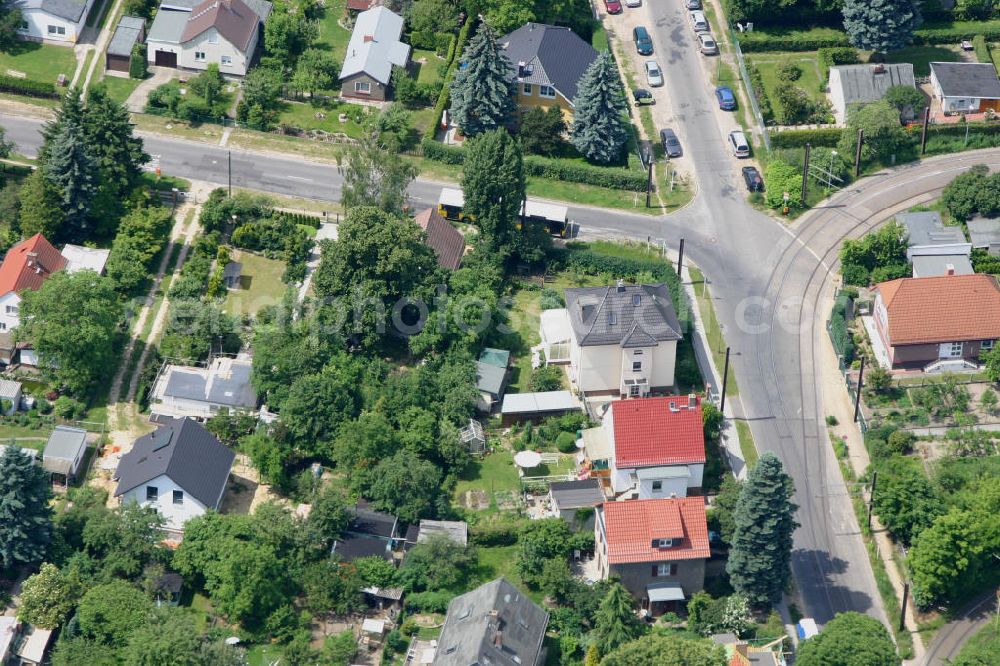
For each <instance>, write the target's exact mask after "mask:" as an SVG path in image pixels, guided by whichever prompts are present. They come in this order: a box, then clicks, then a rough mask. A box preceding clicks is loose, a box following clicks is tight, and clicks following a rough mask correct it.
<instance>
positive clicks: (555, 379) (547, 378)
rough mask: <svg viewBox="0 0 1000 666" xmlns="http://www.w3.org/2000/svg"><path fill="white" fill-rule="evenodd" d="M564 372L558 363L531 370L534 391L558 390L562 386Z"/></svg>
mask: <svg viewBox="0 0 1000 666" xmlns="http://www.w3.org/2000/svg"><path fill="white" fill-rule="evenodd" d="M562 378H563V372H562V370H560V369H559V366H556V365H543V366H541V367H538V368H535V369H534V370H532V371H531V382H530V384H531V390H532V391H558V390H559V389H560V388H562Z"/></svg>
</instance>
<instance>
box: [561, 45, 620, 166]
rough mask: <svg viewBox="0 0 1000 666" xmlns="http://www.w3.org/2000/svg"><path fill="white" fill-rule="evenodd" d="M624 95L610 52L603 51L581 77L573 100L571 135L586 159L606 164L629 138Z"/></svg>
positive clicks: (574, 143)
mask: <svg viewBox="0 0 1000 666" xmlns="http://www.w3.org/2000/svg"><path fill="white" fill-rule="evenodd" d="M624 99H625V93H624V91H623V90H622V83H621V79H619V78H618V70H617V68H616V67H615V64H614V62H613V61H612V60H611V55H610V54H609V53H607V52H605V53H602V54H601V55H600V56H598V57H597V60H595V61H594V62H593V63H591V65H590V67H588V68H587V71H586V72H585V73H584V75H583V78H581V79H580V84H579V86H578V88H577V93H576V98H575V99H574V100H573V127H572V133H571V139H572V142H573V145H574V146H576V149H577V150H579V151H580V152H581V153H583V155H584V157H586V158H587V159H588V160H592V161H594V162H600V163H602V164H607V163H609V162H614V161H616V160H618V159H620V158H621V156H622V150H623V149H624V148H625V143H626V141H628V130H627V128H626V123H625V119H624V118H623V117H622V112H623V111H624V109H625V104H624Z"/></svg>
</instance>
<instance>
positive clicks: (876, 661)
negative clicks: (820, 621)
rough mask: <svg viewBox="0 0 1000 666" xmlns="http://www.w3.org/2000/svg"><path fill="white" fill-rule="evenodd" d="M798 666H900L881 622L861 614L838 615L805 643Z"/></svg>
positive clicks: (800, 651)
mask: <svg viewBox="0 0 1000 666" xmlns="http://www.w3.org/2000/svg"><path fill="white" fill-rule="evenodd" d="M795 663H796V664H799V666H899V663H900V661H899V656H897V655H896V646H895V645H894V644H893V642H892V638H891V637H890V636H889V632H888V631H887V630H886V628H885V627H884V626H883V625H882V623H881V622H879V621H878V620H876V619H875V618H873V617H868V616H867V615H862V614H861V613H855V612H847V613H838V614H837V616H836V617H834V618H833V619H832V620H830V621H829V622H827V623H826V625H825V626H824V627H823V631H822V632H820V633H819V634H818V635H816V636H813V637H812V638H810V639H809V640H807V641H805V642H803V643H802V644H801V645H800V646H799V653H798V655H797V656H796V658H795Z"/></svg>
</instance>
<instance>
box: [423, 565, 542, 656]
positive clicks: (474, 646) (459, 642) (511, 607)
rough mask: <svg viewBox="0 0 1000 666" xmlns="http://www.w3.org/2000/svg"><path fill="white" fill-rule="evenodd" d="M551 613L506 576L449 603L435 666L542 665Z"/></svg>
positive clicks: (438, 644)
mask: <svg viewBox="0 0 1000 666" xmlns="http://www.w3.org/2000/svg"><path fill="white" fill-rule="evenodd" d="M548 624H549V614H548V613H547V612H545V611H544V610H543V609H542V608H540V607H539V606H538V605H537V604H535V603H534V602H533V601H531V599H529V598H528V596H527V595H526V594H524V593H523V592H521V590H519V589H517V588H516V587H514V586H513V585H511V584H510V583H509V582H508V581H507V579H505V578H497V579H496V580H494V581H491V582H489V583H485V584H483V585H480V586H479V587H477V588H476V589H474V590H472V591H471V592H466V593H465V594H461V595H459V596H457V597H455V598H454V599H452V600H451V603H449V604H448V615H447V616H446V617H445V619H444V626H443V627H442V628H441V636H440V637H439V638H438V642H437V654H436V655H435V657H434V665H435V666H469V664H491V665H492V666H540V665H541V664H543V663H545V651H544V650H543V649H542V643H543V641H544V640H545V629H546V627H547V626H548Z"/></svg>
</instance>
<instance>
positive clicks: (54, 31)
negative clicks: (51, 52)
mask: <svg viewBox="0 0 1000 666" xmlns="http://www.w3.org/2000/svg"><path fill="white" fill-rule="evenodd" d="M47 27H48V31H49V32H48V34H50V35H63V36H65V35H66V26H62V25H50V26H47Z"/></svg>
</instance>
